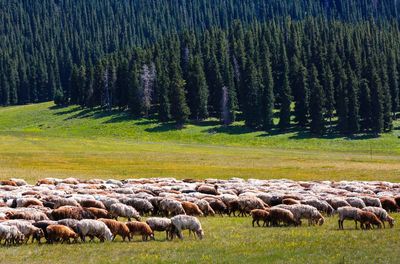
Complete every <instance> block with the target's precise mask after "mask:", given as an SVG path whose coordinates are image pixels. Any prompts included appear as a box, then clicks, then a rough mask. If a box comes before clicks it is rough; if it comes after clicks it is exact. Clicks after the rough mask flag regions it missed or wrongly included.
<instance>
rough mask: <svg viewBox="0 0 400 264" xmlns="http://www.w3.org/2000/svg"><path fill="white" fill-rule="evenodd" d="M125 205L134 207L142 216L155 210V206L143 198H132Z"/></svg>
mask: <svg viewBox="0 0 400 264" xmlns="http://www.w3.org/2000/svg"><path fill="white" fill-rule="evenodd" d="M124 203H125V204H127V205H130V206H132V207H133V208H135V209H136V210H137V211H138V212H139V213H140V214H142V215H144V214H147V213H150V212H151V211H153V209H154V208H153V205H152V204H151V203H150V202H149V201H147V200H145V199H142V198H131V199H128V200H126V202H124Z"/></svg>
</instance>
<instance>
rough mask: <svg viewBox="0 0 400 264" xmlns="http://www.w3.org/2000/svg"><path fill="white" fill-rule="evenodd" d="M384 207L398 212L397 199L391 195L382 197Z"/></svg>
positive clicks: (389, 210)
mask: <svg viewBox="0 0 400 264" xmlns="http://www.w3.org/2000/svg"><path fill="white" fill-rule="evenodd" d="M380 201H381V204H382V208H383V209H385V210H386V211H388V212H397V210H398V209H399V207H398V206H397V204H396V200H395V199H394V198H391V197H382V198H380Z"/></svg>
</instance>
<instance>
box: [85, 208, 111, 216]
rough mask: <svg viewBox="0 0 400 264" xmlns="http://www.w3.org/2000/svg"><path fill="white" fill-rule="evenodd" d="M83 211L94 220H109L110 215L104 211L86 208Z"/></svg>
mask: <svg viewBox="0 0 400 264" xmlns="http://www.w3.org/2000/svg"><path fill="white" fill-rule="evenodd" d="M85 209H86V210H87V211H89V212H90V213H92V214H93V215H94V217H95V218H111V215H110V213H109V212H108V211H107V210H105V209H100V208H97V207H88V208H85Z"/></svg>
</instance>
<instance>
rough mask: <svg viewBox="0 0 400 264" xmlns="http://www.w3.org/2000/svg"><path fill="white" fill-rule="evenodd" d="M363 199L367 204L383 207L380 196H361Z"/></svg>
mask: <svg viewBox="0 0 400 264" xmlns="http://www.w3.org/2000/svg"><path fill="white" fill-rule="evenodd" d="M360 198H361V200H363V202H364V203H365V205H366V206H374V207H382V204H381V201H380V200H379V198H375V197H369V196H363V197H360Z"/></svg>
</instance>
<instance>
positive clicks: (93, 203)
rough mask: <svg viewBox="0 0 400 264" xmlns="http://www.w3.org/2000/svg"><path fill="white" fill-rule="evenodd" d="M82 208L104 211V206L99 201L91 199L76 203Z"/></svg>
mask: <svg viewBox="0 0 400 264" xmlns="http://www.w3.org/2000/svg"><path fill="white" fill-rule="evenodd" d="M78 202H79V204H80V205H81V206H82V207H86V208H88V207H92V208H99V209H106V207H105V206H104V204H103V203H102V202H100V201H96V200H91V199H83V200H80V201H78Z"/></svg>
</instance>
